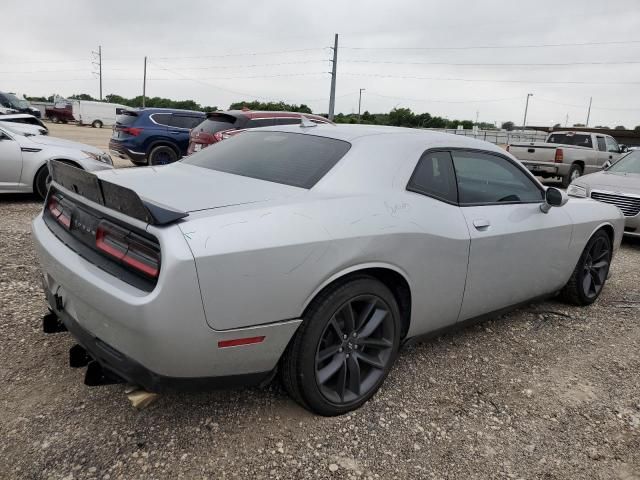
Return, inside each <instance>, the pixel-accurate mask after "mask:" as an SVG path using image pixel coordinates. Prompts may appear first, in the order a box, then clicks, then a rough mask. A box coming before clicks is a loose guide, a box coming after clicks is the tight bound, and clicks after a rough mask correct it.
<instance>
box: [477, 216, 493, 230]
mask: <svg viewBox="0 0 640 480" xmlns="http://www.w3.org/2000/svg"><path fill="white" fill-rule="evenodd" d="M473 226H474V227H476V230H486V229H487V228H489V227H490V226H491V222H490V221H489V220H485V219H484V218H479V219H477V220H474V221H473Z"/></svg>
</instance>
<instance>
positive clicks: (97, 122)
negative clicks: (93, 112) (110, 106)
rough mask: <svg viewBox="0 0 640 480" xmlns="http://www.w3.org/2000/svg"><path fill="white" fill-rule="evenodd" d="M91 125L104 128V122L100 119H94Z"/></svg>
mask: <svg viewBox="0 0 640 480" xmlns="http://www.w3.org/2000/svg"><path fill="white" fill-rule="evenodd" d="M91 127H93V128H102V122H101V121H100V120H94V121H93V123H92V124H91Z"/></svg>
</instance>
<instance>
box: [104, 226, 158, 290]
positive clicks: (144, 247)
mask: <svg viewBox="0 0 640 480" xmlns="http://www.w3.org/2000/svg"><path fill="white" fill-rule="evenodd" d="M148 243H149V242H147V241H146V240H145V239H144V238H142V237H140V236H138V235H136V234H135V233H133V232H130V231H129V230H125V229H123V228H120V227H118V226H116V225H113V224H112V223H110V222H106V221H102V222H100V224H99V225H98V228H97V229H96V248H97V249H98V250H100V251H101V252H103V253H105V254H107V255H109V256H110V257H112V258H114V259H115V260H118V261H120V262H121V263H123V264H124V265H127V266H128V267H131V268H133V269H134V270H136V271H138V272H139V273H142V274H144V275H146V276H147V277H151V278H157V277H158V273H159V272H160V252H158V251H157V250H156V249H154V248H153V247H151V246H150V245H149V244H148Z"/></svg>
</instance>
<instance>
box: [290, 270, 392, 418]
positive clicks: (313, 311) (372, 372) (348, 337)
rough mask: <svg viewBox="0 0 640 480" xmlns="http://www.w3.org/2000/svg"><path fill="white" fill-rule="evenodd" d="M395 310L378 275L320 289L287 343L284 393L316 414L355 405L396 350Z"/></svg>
mask: <svg viewBox="0 0 640 480" xmlns="http://www.w3.org/2000/svg"><path fill="white" fill-rule="evenodd" d="M399 344H400V312H399V309H398V305H397V303H396V300H395V298H394V296H393V294H392V293H391V292H390V291H389V289H388V288H387V287H385V286H384V285H383V284H382V283H380V282H379V281H378V280H376V279H374V278H371V277H368V276H362V277H356V278H354V279H352V280H351V281H349V282H348V283H343V284H338V285H336V286H334V287H330V288H329V289H328V290H327V291H325V292H323V293H321V294H320V295H319V296H318V297H317V298H316V299H315V300H314V301H313V303H312V304H311V305H310V306H309V308H308V311H307V313H306V314H305V315H304V321H303V323H302V325H301V326H300V328H299V330H298V331H297V332H296V335H295V337H294V338H293V339H292V340H291V343H290V344H289V346H288V347H287V351H286V352H285V355H284V356H283V359H282V363H281V366H282V368H281V376H282V380H283V383H284V386H285V388H286V389H287V391H288V392H289V394H290V395H291V396H292V397H293V398H294V399H295V400H296V401H297V402H298V403H300V404H301V405H303V406H304V407H306V408H308V409H310V410H312V411H313V412H316V413H318V414H320V415H326V416H333V415H340V414H343V413H346V412H349V411H351V410H354V409H356V408H358V407H360V406H361V405H362V404H363V403H365V402H366V401H367V400H369V399H370V398H371V397H372V396H373V395H374V394H375V392H376V391H377V390H378V388H380V385H382V382H383V381H384V379H385V378H386V376H387V374H388V373H389V370H390V369H391V366H392V365H393V362H394V361H395V359H396V356H397V353H398V347H399Z"/></svg>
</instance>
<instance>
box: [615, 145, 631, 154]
mask: <svg viewBox="0 0 640 480" xmlns="http://www.w3.org/2000/svg"><path fill="white" fill-rule="evenodd" d="M618 147H620V153H627V152H628V151H629V149H628V148H627V146H626V145H622V144H620V145H618Z"/></svg>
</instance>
